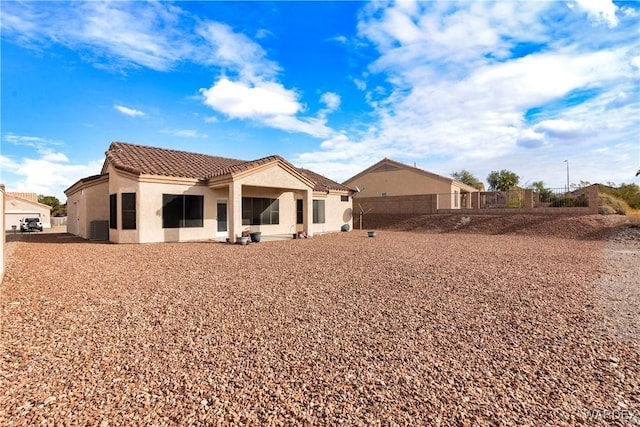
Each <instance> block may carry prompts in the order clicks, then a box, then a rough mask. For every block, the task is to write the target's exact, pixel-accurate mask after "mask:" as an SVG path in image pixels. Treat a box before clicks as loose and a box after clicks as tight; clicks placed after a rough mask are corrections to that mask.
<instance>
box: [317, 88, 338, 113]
mask: <svg viewBox="0 0 640 427" xmlns="http://www.w3.org/2000/svg"><path fill="white" fill-rule="evenodd" d="M320 102H322V103H323V104H325V105H326V106H327V109H328V110H329V111H336V110H337V109H338V107H340V95H338V94H337V93H333V92H325V93H323V94H322V96H321V97H320Z"/></svg>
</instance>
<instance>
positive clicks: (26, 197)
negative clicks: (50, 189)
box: [4, 191, 38, 203]
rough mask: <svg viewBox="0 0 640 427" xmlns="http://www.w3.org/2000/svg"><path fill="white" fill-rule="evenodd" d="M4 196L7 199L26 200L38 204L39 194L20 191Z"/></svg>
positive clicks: (9, 192) (8, 192)
mask: <svg viewBox="0 0 640 427" xmlns="http://www.w3.org/2000/svg"><path fill="white" fill-rule="evenodd" d="M4 194H5V195H6V196H7V197H17V198H19V199H24V200H28V201H30V202H34V203H38V193H23V192H18V191H7V192H6V193H4Z"/></svg>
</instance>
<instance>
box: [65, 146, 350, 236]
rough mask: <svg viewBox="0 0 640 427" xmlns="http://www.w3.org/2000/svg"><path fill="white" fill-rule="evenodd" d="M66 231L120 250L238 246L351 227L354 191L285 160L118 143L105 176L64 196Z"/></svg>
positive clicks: (78, 184) (74, 187)
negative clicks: (198, 243) (254, 238)
mask: <svg viewBox="0 0 640 427" xmlns="http://www.w3.org/2000/svg"><path fill="white" fill-rule="evenodd" d="M65 194H66V195H67V215H68V219H67V231H68V232H69V233H72V234H75V235H78V236H81V237H83V238H90V237H91V235H92V234H93V233H95V230H96V228H103V227H108V240H110V241H112V242H114V243H148V242H175V241H194V240H208V239H215V238H225V237H228V238H229V239H230V240H231V241H235V240H236V238H237V237H239V236H241V235H242V232H243V231H247V230H248V231H252V232H253V231H260V232H262V234H263V235H287V234H288V235H293V233H296V232H301V231H304V232H306V233H307V235H309V236H312V235H314V234H317V233H325V232H333V231H340V230H341V228H342V226H343V225H345V224H348V225H349V228H351V227H352V199H351V195H352V191H351V190H350V189H349V188H348V187H347V186H345V185H342V184H339V183H337V182H334V181H332V180H330V179H328V178H325V177H323V176H321V175H318V174H316V173H314V172H312V171H309V170H306V169H301V168H297V167H295V166H293V165H292V164H291V163H289V162H288V161H286V160H285V159H283V158H282V157H280V156H269V157H264V158H261V159H257V160H251V161H245V160H237V159H229V158H224V157H216V156H210V155H206V154H198V153H190V152H185V151H178V150H170V149H164V148H157V147H149V146H143V145H136V144H129V143H123V142H113V143H112V144H111V145H110V147H109V149H108V150H107V152H106V159H105V162H104V165H103V168H102V171H101V173H100V174H99V175H95V176H90V177H87V178H83V179H81V180H79V181H78V182H76V183H74V184H73V185H72V186H71V187H69V188H68V189H67V190H65Z"/></svg>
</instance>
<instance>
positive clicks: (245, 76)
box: [198, 22, 279, 81]
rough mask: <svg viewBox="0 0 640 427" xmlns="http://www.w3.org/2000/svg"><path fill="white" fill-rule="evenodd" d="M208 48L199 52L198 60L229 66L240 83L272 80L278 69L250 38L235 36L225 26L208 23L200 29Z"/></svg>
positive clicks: (236, 34)
mask: <svg viewBox="0 0 640 427" xmlns="http://www.w3.org/2000/svg"><path fill="white" fill-rule="evenodd" d="M198 34H199V35H200V36H202V38H203V39H204V40H206V44H207V47H206V48H205V49H203V50H202V51H201V52H199V53H198V58H199V61H200V62H202V63H204V64H211V65H216V66H221V67H226V68H228V69H230V70H232V71H234V72H237V73H238V74H239V77H240V79H241V80H245V81H255V80H262V79H265V78H271V77H273V76H274V75H275V74H276V73H277V72H278V71H279V67H278V66H277V64H276V63H274V62H273V61H270V60H268V59H267V58H266V52H265V51H264V49H263V48H262V47H261V46H260V45H259V44H257V43H255V42H254V41H252V40H251V39H250V38H249V37H247V36H245V35H244V34H241V33H236V32H234V31H233V29H232V28H231V27H230V26H228V25H226V24H223V23H219V22H208V23H206V24H203V25H202V26H201V27H200V28H199V29H198Z"/></svg>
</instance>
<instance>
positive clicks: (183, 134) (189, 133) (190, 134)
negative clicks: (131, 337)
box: [160, 129, 209, 138]
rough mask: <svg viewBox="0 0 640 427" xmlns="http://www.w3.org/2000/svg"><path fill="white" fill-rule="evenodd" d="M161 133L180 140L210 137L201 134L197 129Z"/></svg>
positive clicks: (166, 130) (163, 131)
mask: <svg viewBox="0 0 640 427" xmlns="http://www.w3.org/2000/svg"><path fill="white" fill-rule="evenodd" d="M160 133H165V134H168V135H172V136H175V137H178V138H208V137H209V135H207V134H205V133H200V132H198V131H197V130H195V129H162V130H160Z"/></svg>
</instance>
